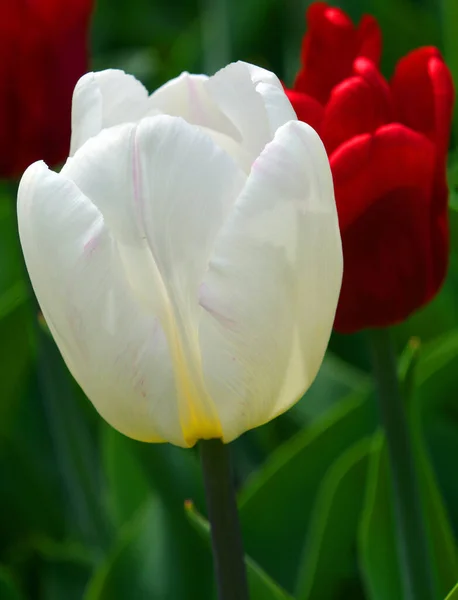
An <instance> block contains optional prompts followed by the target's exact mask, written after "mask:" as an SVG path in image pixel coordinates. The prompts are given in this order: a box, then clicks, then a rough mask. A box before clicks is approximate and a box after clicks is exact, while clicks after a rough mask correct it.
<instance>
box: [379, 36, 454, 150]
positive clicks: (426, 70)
mask: <svg viewBox="0 0 458 600" xmlns="http://www.w3.org/2000/svg"><path fill="white" fill-rule="evenodd" d="M391 88H392V91H393V96H394V99H395V102H396V105H397V110H398V114H399V119H400V121H401V122H402V123H405V124H406V125H407V126H408V127H411V128H412V129H415V130H416V131H421V132H422V133H424V134H425V135H427V136H428V137H429V138H430V139H431V140H432V141H433V142H435V143H436V144H437V147H438V150H439V155H441V154H442V155H445V154H446V152H447V149H448V141H449V136H450V126H451V121H452V112H453V100H454V89H453V81H452V76H451V74H450V71H449V69H448V67H447V65H446V64H445V63H444V61H443V59H442V56H441V54H440V52H439V50H438V49H437V48H434V47H431V46H428V47H425V48H419V49H418V50H414V51H413V52H410V54H407V56H405V57H404V58H402V59H401V60H400V61H399V62H398V64H397V66H396V71H395V73H394V76H393V80H392V82H391Z"/></svg>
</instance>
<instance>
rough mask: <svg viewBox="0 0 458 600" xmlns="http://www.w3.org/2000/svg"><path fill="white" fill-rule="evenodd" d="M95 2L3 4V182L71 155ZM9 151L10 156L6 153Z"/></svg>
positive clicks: (0, 156) (0, 98)
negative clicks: (76, 91) (74, 108)
mask: <svg viewBox="0 0 458 600" xmlns="http://www.w3.org/2000/svg"><path fill="white" fill-rule="evenodd" d="M93 3H94V2H93V0H71V1H69V2H67V3H65V2H62V1H61V0H41V1H40V2H9V3H4V4H5V7H4V9H5V10H4V11H3V12H2V18H1V19H0V56H1V57H2V60H1V61H0V81H1V82H2V93H1V94H0V114H1V115H3V125H2V127H0V147H1V148H2V149H3V150H2V152H1V153H0V177H14V176H17V175H19V174H20V173H21V172H22V171H23V170H24V169H25V168H26V167H27V166H28V165H29V164H31V163H32V162H34V161H36V160H39V159H43V160H44V161H45V162H46V163H48V164H50V165H55V164H57V163H58V162H60V161H63V160H64V159H65V158H66V156H67V154H68V151H69V142H70V116H71V100H72V94H73V88H74V87H75V84H76V82H77V81H78V79H79V78H80V77H81V76H82V75H83V74H84V73H85V72H86V71H87V69H88V63H87V48H86V46H87V35H88V25H89V18H90V15H91V12H92V6H93ZM5 149H6V150H5Z"/></svg>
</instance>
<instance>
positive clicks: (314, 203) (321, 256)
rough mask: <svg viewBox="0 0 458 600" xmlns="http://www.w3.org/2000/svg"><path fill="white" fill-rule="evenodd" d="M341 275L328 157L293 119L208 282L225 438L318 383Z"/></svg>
mask: <svg viewBox="0 0 458 600" xmlns="http://www.w3.org/2000/svg"><path fill="white" fill-rule="evenodd" d="M341 277H342V250H341V244H340V236H339V230H338V221H337V213H336V209H335V203H334V197H333V188H332V178H331V173H330V169H329V164H328V161H327V158H326V152H325V150H324V148H323V146H322V143H321V141H320V139H319V138H318V136H317V134H316V133H315V132H314V131H313V129H311V128H310V127H309V126H308V125H306V124H305V123H300V122H298V121H293V122H290V123H288V124H286V125H285V126H283V127H282V128H281V129H279V130H278V131H277V133H276V135H275V138H274V141H273V142H272V143H270V144H269V145H268V146H267V147H266V149H265V150H264V151H263V152H262V154H261V155H260V157H259V158H258V159H257V161H256V162H255V164H254V165H253V169H252V173H251V175H250V177H249V179H248V182H247V184H246V187H245V189H244V191H243V192H242V194H241V196H240V198H239V200H238V201H237V204H236V206H235V210H234V211H233V212H232V213H231V215H230V217H229V219H228V221H227V223H226V224H225V226H224V228H223V230H222V231H221V234H220V235H219V236H218V239H217V241H216V245H215V251H214V254H213V256H212V259H211V262H210V266H209V270H208V273H207V275H206V276H205V278H204V282H203V284H202V286H201V299H200V302H201V305H202V306H203V308H204V309H205V313H206V314H205V315H204V317H203V318H202V320H201V327H200V341H201V348H202V360H203V368H204V374H205V378H206V381H207V387H208V389H209V392H210V394H211V395H212V397H213V398H214V401H215V403H216V405H217V410H218V414H219V418H220V421H221V423H222V424H223V434H224V435H223V439H224V441H225V442H229V441H231V440H232V439H234V438H235V437H237V436H238V435H240V434H241V433H242V432H243V431H246V430H247V429H249V428H252V427H255V426H258V425H261V424H262V423H264V422H266V421H268V420H270V419H272V418H273V417H274V416H276V415H277V414H279V413H281V412H283V411H285V410H286V409H287V408H288V407H289V406H291V404H293V403H294V402H295V401H296V400H297V399H298V398H299V397H300V396H301V395H302V394H303V393H304V391H305V390H306V389H307V388H308V387H309V385H310V384H311V383H312V381H313V379H314V377H315V375H316V372H317V370H318V368H319V365H320V364H321V361H322V358H323V355H324V352H325V349H326V346H327V343H328V340H329V336H330V333H331V327H332V322H333V316H334V313H335V309H336V306H337V300H338V295H339V290H340V283H341Z"/></svg>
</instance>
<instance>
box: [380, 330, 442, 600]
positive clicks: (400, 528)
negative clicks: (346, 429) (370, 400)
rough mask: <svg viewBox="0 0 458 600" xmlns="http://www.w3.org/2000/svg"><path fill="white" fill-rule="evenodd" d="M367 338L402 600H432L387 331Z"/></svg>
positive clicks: (405, 423)
mask: <svg viewBox="0 0 458 600" xmlns="http://www.w3.org/2000/svg"><path fill="white" fill-rule="evenodd" d="M370 337H371V347H372V363H373V369H374V377H375V384H376V391H377V398H378V406H379V413H380V420H381V424H382V427H383V430H384V433H385V437H386V441H387V445H388V452H389V459H390V471H391V478H392V493H393V503H394V512H395V518H396V530H397V546H398V558H399V563H400V568H401V576H402V585H403V589H404V600H431V599H434V591H433V590H434V578H433V574H432V571H431V560H430V554H429V544H428V539H427V534H426V525H425V521H424V516H423V511H422V505H421V496H420V487H419V482H418V475H417V470H416V465H415V461H414V456H413V451H412V440H411V433H410V429H409V424H408V421H407V416H406V410H405V406H404V402H403V399H402V397H401V393H400V389H399V382H398V376H397V368H396V357H395V353H394V349H393V344H392V341H391V337H390V332H389V330H388V329H374V330H372V331H371V336H370Z"/></svg>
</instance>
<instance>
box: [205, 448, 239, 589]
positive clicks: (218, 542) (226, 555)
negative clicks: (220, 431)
mask: <svg viewBox="0 0 458 600" xmlns="http://www.w3.org/2000/svg"><path fill="white" fill-rule="evenodd" d="M199 446H200V455H201V460H202V468H203V474H204V484H205V495H206V499H207V509H208V516H209V521H210V525H211V536H212V547H213V560H214V568H215V577H216V583H217V588H218V600H248V599H249V594H248V583H247V576H246V569H245V554H244V551H243V544H242V535H241V532H240V522H239V516H238V512H237V503H236V498H235V490H234V485H233V481H232V469H231V464H230V456H229V448H228V446H227V445H226V444H223V442H222V441H221V440H216V439H215V440H202V441H201V442H199Z"/></svg>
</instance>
